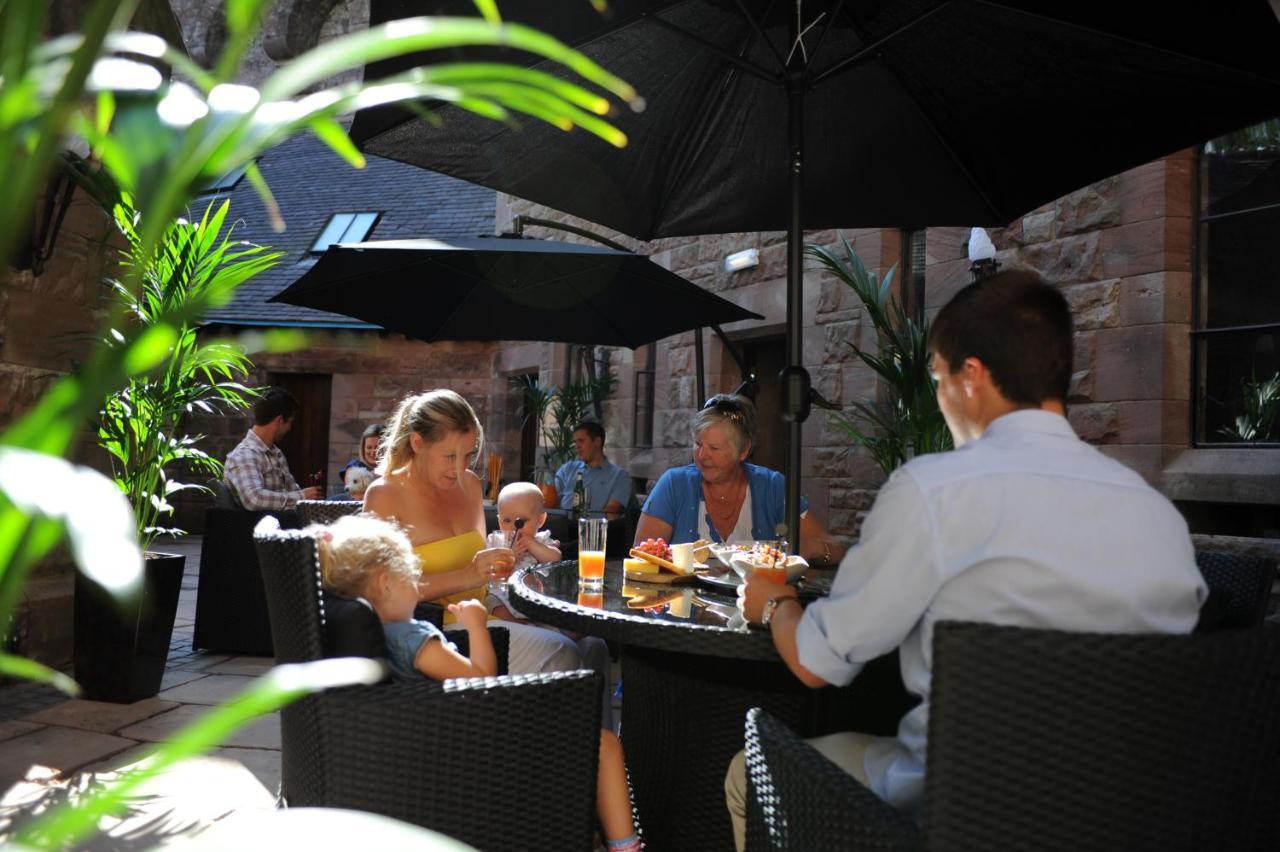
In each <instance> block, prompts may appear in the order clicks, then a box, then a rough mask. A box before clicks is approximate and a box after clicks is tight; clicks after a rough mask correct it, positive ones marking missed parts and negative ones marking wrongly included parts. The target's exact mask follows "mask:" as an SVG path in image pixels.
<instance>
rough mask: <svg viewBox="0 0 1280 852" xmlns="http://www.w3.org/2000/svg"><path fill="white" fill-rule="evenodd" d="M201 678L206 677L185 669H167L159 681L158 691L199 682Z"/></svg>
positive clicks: (202, 673)
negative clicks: (194, 681)
mask: <svg viewBox="0 0 1280 852" xmlns="http://www.w3.org/2000/svg"><path fill="white" fill-rule="evenodd" d="M202 677H208V675H206V674H205V673H204V672H193V671H187V670H186V669H168V670H166V671H165V673H164V677H163V678H161V679H160V691H161V692H164V691H165V690H166V689H173V688H174V687H175V686H182V685H183V684H184V683H191V681H193V680H199V679H200V678H202Z"/></svg>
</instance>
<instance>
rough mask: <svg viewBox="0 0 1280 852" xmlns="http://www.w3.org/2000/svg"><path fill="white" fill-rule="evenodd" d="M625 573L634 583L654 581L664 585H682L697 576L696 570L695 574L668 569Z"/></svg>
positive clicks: (690, 581)
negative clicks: (679, 572)
mask: <svg viewBox="0 0 1280 852" xmlns="http://www.w3.org/2000/svg"><path fill="white" fill-rule="evenodd" d="M623 573H624V574H625V575H626V577H627V579H628V580H630V581H631V582H633V583H653V584H654V585H662V586H680V585H684V584H686V583H692V582H693V581H694V580H695V579H696V578H697V573H696V572H695V573H693V574H672V573H669V572H667V571H649V572H643V571H625V572H623Z"/></svg>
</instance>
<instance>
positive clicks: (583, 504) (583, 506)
mask: <svg viewBox="0 0 1280 852" xmlns="http://www.w3.org/2000/svg"><path fill="white" fill-rule="evenodd" d="M586 511H587V489H586V488H585V486H583V484H582V468H578V477H577V479H576V480H575V481H574V483H573V516H574V517H575V518H581V517H582V516H583V515H584V514H585V513H586Z"/></svg>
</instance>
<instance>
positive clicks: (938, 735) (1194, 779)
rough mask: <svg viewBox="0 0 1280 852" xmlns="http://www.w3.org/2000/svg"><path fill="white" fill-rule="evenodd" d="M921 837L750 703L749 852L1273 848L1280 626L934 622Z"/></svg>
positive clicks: (1279, 751) (1279, 756)
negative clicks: (1053, 627) (1109, 630)
mask: <svg viewBox="0 0 1280 852" xmlns="http://www.w3.org/2000/svg"><path fill="white" fill-rule="evenodd" d="M933 665H934V670H933V671H934V675H933V691H932V706H931V710H930V718H929V760H928V774H927V776H926V782H925V807H924V823H923V832H922V833H921V832H917V830H916V829H915V827H914V826H912V825H911V824H909V823H906V822H905V821H904V820H902V818H901V817H900V816H899V815H898V814H897V813H896V812H895V811H894V810H893V809H892V808H890V807H889V806H888V805H886V804H885V803H883V802H882V801H881V800H880V799H878V798H876V797H875V796H872V795H869V794H868V792H867V791H866V790H863V789H861V788H860V787H859V785H857V784H856V783H855V782H853V781H852V779H851V778H849V777H847V776H845V777H843V778H842V777H841V776H843V775H844V773H842V772H841V771H840V770H839V769H837V768H836V767H835V765H834V764H832V763H830V762H829V761H827V760H826V759H825V758H823V757H822V756H820V755H819V754H818V753H817V752H815V751H814V750H813V749H812V748H810V747H809V746H808V745H806V744H804V743H803V742H801V741H800V740H799V739H798V738H797V737H795V735H794V734H792V733H791V732H789V731H787V730H786V729H785V728H784V727H783V726H782V725H781V723H779V722H777V720H775V719H773V718H771V717H769V716H767V714H765V713H763V712H762V711H759V710H753V711H751V713H750V714H749V715H748V722H747V763H748V773H747V774H748V787H749V790H750V795H751V797H752V802H751V808H750V810H751V814H750V818H749V820H748V825H747V829H748V848H750V849H752V850H763V849H773V850H784V849H788V850H790V849H794V850H800V849H804V850H824V849H847V850H859V849H875V850H890V849H892V850H897V849H913V848H919V849H928V850H947V852H952V850H956V852H963V850H984V852H999V850H1006V849H1008V850H1013V849H1035V850H1072V852H1083V850H1114V849H1125V850H1148V849H1149V850H1161V852H1166V850H1188V852H1191V851H1192V850H1194V851H1195V852H1203V850H1248V849H1259V850H1260V849H1271V850H1273V849H1275V848H1277V845H1276V842H1275V841H1276V836H1275V825H1274V814H1275V811H1276V804H1277V794H1278V793H1280V787H1278V786H1277V774H1278V769H1280V627H1278V626H1274V625H1265V626H1262V627H1259V628H1256V629H1253V630H1244V631H1224V632H1216V633H1207V634H1197V635H1192V636H1163V635H1142V636H1135V635H1101V634H1072V633H1061V632H1056V631H1047V630H1026V629H1019V628H1011V627H995V626H991V625H979V624H957V623H951V624H946V623H944V624H939V625H938V626H937V629H936V632H935V635H934V645H933Z"/></svg>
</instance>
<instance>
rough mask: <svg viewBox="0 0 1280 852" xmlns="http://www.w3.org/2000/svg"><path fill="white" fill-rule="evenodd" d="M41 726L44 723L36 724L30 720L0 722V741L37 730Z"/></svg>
mask: <svg viewBox="0 0 1280 852" xmlns="http://www.w3.org/2000/svg"><path fill="white" fill-rule="evenodd" d="M43 727H44V725H36V724H33V723H31V722H19V721H16V720H12V721H8V722H0V742H3V741H4V740H10V739H13V738H14V737H19V736H22V735H23V734H29V733H31V732H32V731H38V730H40V729H41V728H43Z"/></svg>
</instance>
